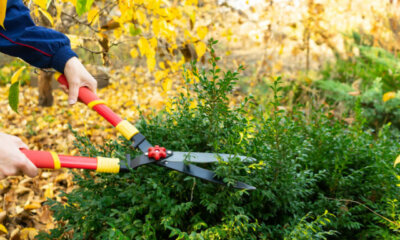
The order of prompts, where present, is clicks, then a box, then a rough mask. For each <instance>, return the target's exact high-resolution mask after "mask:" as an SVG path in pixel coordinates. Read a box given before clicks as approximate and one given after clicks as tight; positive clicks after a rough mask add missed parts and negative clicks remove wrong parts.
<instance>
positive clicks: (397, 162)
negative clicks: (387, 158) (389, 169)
mask: <svg viewBox="0 0 400 240" xmlns="http://www.w3.org/2000/svg"><path fill="white" fill-rule="evenodd" d="M399 163H400V155H399V156H397V158H396V160H395V161H394V164H393V166H394V167H396V165H397V164H399Z"/></svg>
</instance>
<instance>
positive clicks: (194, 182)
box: [190, 179, 196, 202]
mask: <svg viewBox="0 0 400 240" xmlns="http://www.w3.org/2000/svg"><path fill="white" fill-rule="evenodd" d="M195 186H196V179H193V186H192V191H191V192H190V202H191V201H192V200H193V192H194V187H195Z"/></svg>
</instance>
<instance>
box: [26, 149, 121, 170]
mask: <svg viewBox="0 0 400 240" xmlns="http://www.w3.org/2000/svg"><path fill="white" fill-rule="evenodd" d="M21 152H22V153H23V154H25V156H26V157H27V158H28V159H29V160H31V162H32V163H33V164H35V166H36V167H38V168H47V169H59V168H62V167H63V168H79V169H92V170H96V171H97V172H106V173H118V172H119V170H120V167H119V162H120V161H119V159H118V158H103V157H97V158H91V157H79V156H65V155H57V154H56V153H54V152H45V151H33V150H26V149H21Z"/></svg>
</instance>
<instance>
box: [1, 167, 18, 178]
mask: <svg viewBox="0 0 400 240" xmlns="http://www.w3.org/2000/svg"><path fill="white" fill-rule="evenodd" d="M3 174H4V175H5V176H7V177H10V176H14V175H16V174H17V169H16V168H8V169H4V171H3Z"/></svg>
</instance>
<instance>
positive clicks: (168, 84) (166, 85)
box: [162, 78, 172, 92]
mask: <svg viewBox="0 0 400 240" xmlns="http://www.w3.org/2000/svg"><path fill="white" fill-rule="evenodd" d="M171 87H172V80H171V79H170V78H166V79H165V80H164V82H163V83H162V88H163V89H164V92H168V91H170V90H171Z"/></svg>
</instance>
